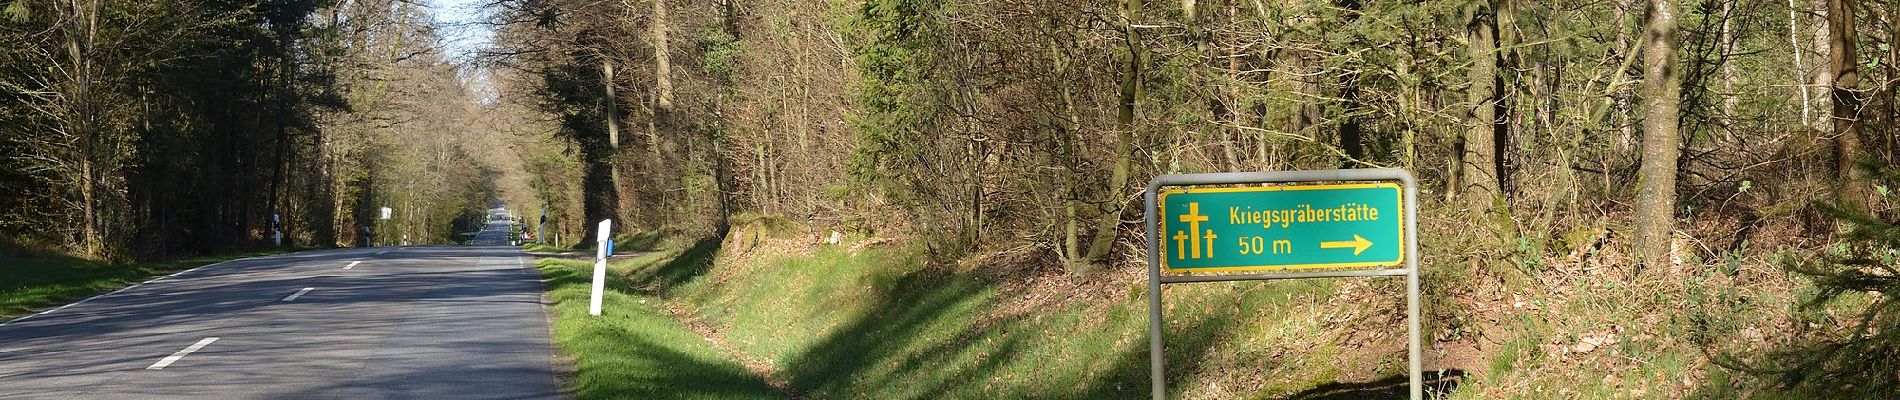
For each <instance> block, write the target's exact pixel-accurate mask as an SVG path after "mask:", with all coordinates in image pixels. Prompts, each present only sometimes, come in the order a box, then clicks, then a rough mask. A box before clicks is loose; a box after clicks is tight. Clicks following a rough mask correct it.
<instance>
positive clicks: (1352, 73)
mask: <svg viewBox="0 0 1900 400" xmlns="http://www.w3.org/2000/svg"><path fill="white" fill-rule="evenodd" d="M1337 5H1338V6H1339V8H1340V9H1342V10H1345V12H1346V15H1345V18H1346V21H1347V24H1351V23H1352V21H1355V20H1358V19H1359V7H1360V5H1359V0H1339V2H1338V4H1337ZM1346 68H1347V69H1348V71H1347V72H1346V73H1344V74H1340V76H1339V106H1340V113H1339V118H1340V121H1339V147H1340V149H1343V150H1345V152H1346V158H1347V159H1346V160H1344V161H1343V162H1341V163H1340V167H1341V168H1348V167H1351V166H1353V165H1355V164H1357V163H1358V162H1360V161H1362V160H1364V159H1365V158H1366V148H1365V141H1364V140H1362V139H1361V138H1360V129H1359V128H1360V126H1359V116H1358V114H1359V71H1358V70H1357V69H1356V68H1358V67H1357V66H1347V67H1346Z"/></svg>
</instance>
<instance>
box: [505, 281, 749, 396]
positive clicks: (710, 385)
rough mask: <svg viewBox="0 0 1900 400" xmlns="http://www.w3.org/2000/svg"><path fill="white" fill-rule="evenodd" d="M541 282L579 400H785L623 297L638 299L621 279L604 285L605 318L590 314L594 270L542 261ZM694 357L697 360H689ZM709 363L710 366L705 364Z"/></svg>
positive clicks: (695, 338) (673, 323) (681, 328)
mask: <svg viewBox="0 0 1900 400" xmlns="http://www.w3.org/2000/svg"><path fill="white" fill-rule="evenodd" d="M539 266H540V267H541V268H540V269H541V276H542V278H543V279H544V280H545V283H544V284H545V285H546V286H547V288H548V291H549V293H551V294H552V296H553V297H554V298H555V299H556V300H555V301H556V305H555V306H556V307H557V308H560V309H561V311H557V313H559V314H560V317H559V319H560V321H559V322H557V325H556V327H557V329H556V336H555V338H556V342H557V343H558V344H559V345H560V346H559V347H560V348H561V349H562V351H565V352H567V353H568V354H572V355H576V356H577V357H576V358H577V362H578V363H579V364H578V365H577V367H578V369H579V371H578V372H579V374H578V375H577V376H576V377H575V379H574V381H573V383H572V384H571V386H570V387H569V388H568V389H570V390H572V391H573V393H574V394H575V395H576V396H575V397H576V398H581V399H620V398H639V399H774V398H783V397H784V396H783V395H782V394H780V393H779V392H778V391H777V390H775V389H773V388H772V387H771V386H769V385H767V384H766V383H765V381H764V380H763V379H761V378H760V377H758V376H755V375H753V374H752V373H751V372H750V371H747V370H745V369H744V368H743V367H740V366H739V365H737V364H735V363H730V362H725V363H721V362H717V361H713V360H723V359H720V358H718V357H719V356H717V352H716V351H714V350H711V349H708V348H706V347H705V346H709V345H708V344H706V343H705V342H703V341H701V340H698V339H699V338H698V336H697V335H696V334H694V333H692V332H691V331H690V330H688V329H686V328H685V327H684V326H682V325H680V324H679V322H678V321H674V320H672V319H671V317H669V316H666V315H664V314H662V313H661V312H660V311H659V310H656V309H653V308H650V307H649V306H644V305H642V304H645V300H642V301H641V303H640V304H635V303H634V302H632V301H631V299H633V298H635V297H629V296H626V295H630V294H632V295H640V294H642V293H643V291H642V290H639V286H636V285H635V284H634V283H633V282H631V281H629V280H627V279H626V278H625V277H620V276H612V277H610V278H609V279H608V280H607V282H606V283H607V287H608V288H609V292H608V293H610V294H611V295H609V296H608V297H607V298H606V304H604V307H603V308H604V309H606V310H608V311H607V312H606V314H607V315H603V316H598V317H592V316H586V315H585V312H584V311H582V309H584V308H585V307H586V306H587V299H586V296H587V293H588V290H587V286H589V285H591V284H592V277H591V271H590V269H591V266H590V265H576V264H573V263H565V262H562V261H560V260H544V261H541V262H540V263H539ZM690 349H699V350H698V352H699V353H701V354H699V355H695V354H693V353H690V352H688V351H687V350H690ZM709 359H710V360H709Z"/></svg>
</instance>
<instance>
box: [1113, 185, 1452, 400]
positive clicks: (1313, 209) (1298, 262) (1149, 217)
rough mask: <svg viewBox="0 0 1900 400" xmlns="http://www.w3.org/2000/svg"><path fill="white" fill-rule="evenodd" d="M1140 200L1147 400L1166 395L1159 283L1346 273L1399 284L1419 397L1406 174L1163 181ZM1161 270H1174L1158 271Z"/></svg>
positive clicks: (1413, 199)
mask: <svg viewBox="0 0 1900 400" xmlns="http://www.w3.org/2000/svg"><path fill="white" fill-rule="evenodd" d="M1334 182H1352V183H1345V184H1332V183H1334ZM1262 184H1267V185H1268V186H1261V185H1262ZM1164 189H1166V190H1164ZM1142 197H1143V203H1142V204H1143V205H1144V208H1143V212H1142V214H1143V215H1144V216H1143V219H1144V220H1145V221H1144V222H1145V224H1144V225H1143V226H1144V227H1146V228H1147V230H1148V235H1147V236H1148V237H1147V239H1148V240H1147V242H1148V246H1147V247H1148V368H1149V379H1150V381H1149V383H1150V384H1151V386H1150V390H1151V396H1152V397H1153V398H1154V399H1157V400H1159V399H1164V398H1166V397H1167V393H1168V390H1167V389H1168V382H1167V379H1166V377H1167V376H1168V374H1167V357H1166V355H1165V354H1163V350H1162V349H1163V348H1164V347H1165V344H1166V340H1165V339H1164V336H1166V331H1165V330H1164V329H1163V327H1164V326H1165V324H1163V323H1162V321H1163V318H1164V317H1165V315H1163V314H1164V313H1163V311H1162V310H1164V309H1165V308H1164V307H1163V306H1162V301H1161V300H1162V299H1161V295H1162V291H1161V285H1165V284H1184V283H1198V282H1224V281H1243V280H1271V279H1309V278H1347V277H1367V278H1370V277H1404V278H1405V325H1406V330H1407V331H1408V332H1407V333H1408V334H1409V340H1408V341H1407V342H1408V343H1407V347H1409V349H1407V350H1408V351H1407V360H1406V361H1407V362H1406V364H1407V365H1406V369H1407V371H1409V372H1410V380H1411V398H1412V399H1414V400H1420V399H1423V398H1424V391H1423V389H1424V382H1423V381H1422V379H1421V377H1422V376H1421V375H1420V373H1421V372H1423V371H1424V367H1423V365H1422V363H1421V362H1420V360H1422V359H1423V358H1424V355H1423V353H1424V350H1423V344H1422V343H1423V341H1422V340H1421V339H1422V337H1423V335H1422V334H1421V333H1420V331H1422V330H1423V329H1421V328H1420V324H1419V274H1418V235H1417V234H1416V232H1418V180H1417V179H1414V178H1413V177H1412V174H1411V173H1410V172H1406V171H1404V170H1399V169H1344V170H1325V171H1281V172H1229V173H1212V174H1185V175H1162V176H1158V177H1155V179H1154V181H1151V182H1149V183H1148V191H1147V193H1146V194H1145V195H1143V196H1142ZM1164 269H1165V270H1166V271H1167V272H1169V273H1171V274H1163V273H1162V271H1163V270H1164ZM1190 272H1241V273H1238V274H1189V273H1190Z"/></svg>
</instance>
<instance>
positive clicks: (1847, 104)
mask: <svg viewBox="0 0 1900 400" xmlns="http://www.w3.org/2000/svg"><path fill="white" fill-rule="evenodd" d="M1859 3H1860V2H1859V1H1858V0H1829V1H1828V3H1827V4H1828V10H1827V11H1828V12H1827V28H1828V29H1827V30H1828V52H1829V54H1828V61H1829V64H1830V68H1829V69H1830V70H1832V72H1833V76H1834V81H1833V82H1832V83H1831V86H1832V93H1833V96H1832V98H1833V101H1834V109H1833V113H1832V117H1833V118H1832V122H1833V124H1832V126H1833V128H1834V152H1835V162H1836V165H1835V167H1836V168H1837V171H1838V172H1839V174H1838V175H1837V176H1838V177H1839V179H1838V181H1837V182H1836V183H1837V185H1838V186H1837V187H1836V188H1835V189H1836V192H1835V193H1836V196H1839V197H1840V203H1841V206H1842V207H1844V208H1847V209H1851V210H1857V211H1866V210H1865V209H1864V207H1863V203H1865V202H1866V200H1867V196H1866V195H1865V194H1863V192H1865V190H1864V189H1863V187H1864V186H1866V185H1863V184H1861V181H1862V180H1864V177H1862V175H1863V173H1862V172H1861V171H1860V168H1859V167H1857V166H1856V165H1855V163H1858V162H1859V161H1860V159H1861V157H1862V155H1861V149H1860V98H1858V97H1855V94H1854V91H1855V90H1857V89H1859V87H1860V69H1859V67H1858V63H1859V57H1857V55H1856V54H1855V50H1856V48H1855V40H1856V39H1858V37H1857V36H1858V33H1857V32H1855V28H1854V15H1855V13H1856V12H1858V11H1859V10H1858V9H1859V8H1860V4H1859Z"/></svg>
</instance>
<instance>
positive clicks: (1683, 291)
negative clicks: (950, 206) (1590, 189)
mask: <svg viewBox="0 0 1900 400" xmlns="http://www.w3.org/2000/svg"><path fill="white" fill-rule="evenodd" d="M775 230H776V231H799V229H782V228H781V229H761V228H760V227H758V226H747V227H740V228H739V229H738V230H737V231H735V233H734V234H733V235H732V236H731V237H729V238H728V240H727V241H726V242H725V243H713V242H699V243H665V244H661V245H659V246H658V247H660V250H659V251H658V253H656V254H652V255H648V256H646V257H643V258H640V259H637V260H632V261H625V262H617V263H616V264H615V271H616V274H617V281H616V282H617V283H616V284H615V287H616V288H617V289H618V290H619V292H620V294H618V295H619V296H630V297H627V298H633V299H644V300H648V302H649V304H652V303H656V302H667V304H670V305H673V306H674V307H675V308H678V309H684V310H686V312H687V313H688V314H690V315H691V318H692V319H695V320H698V321H702V322H704V323H705V324H707V325H709V326H710V327H711V329H710V330H711V332H707V331H706V330H707V329H702V332H686V331H678V329H683V328H678V327H680V326H681V324H680V323H679V322H676V321H674V320H672V319H669V318H665V317H655V316H659V315H665V314H660V313H659V312H658V311H653V310H652V308H651V307H652V306H650V305H636V306H629V307H634V308H633V309H634V310H640V313H641V314H642V315H645V316H647V317H655V318H657V319H655V320H653V321H647V322H641V323H642V324H651V325H654V326H667V327H668V328H665V329H668V330H669V332H674V333H677V334H682V335H687V336H685V337H689V338H691V337H696V336H708V335H709V336H713V337H715V339H717V340H719V341H721V342H722V343H724V345H725V346H726V347H728V348H729V349H730V350H731V351H736V352H737V353H739V354H740V356H739V358H741V359H747V360H751V361H747V362H748V363H752V364H760V365H763V366H764V367H762V368H755V369H762V370H765V371H769V372H766V373H768V374H769V376H770V378H771V380H773V381H778V382H785V383H786V384H787V385H788V386H789V387H790V389H791V391H792V392H794V393H800V394H808V395H811V397H814V398H895V399H921V398H1089V399H1099V398H1143V397H1146V394H1147V384H1148V373H1147V355H1146V351H1147V343H1146V338H1147V336H1146V321H1147V318H1146V314H1145V313H1146V303H1145V293H1144V292H1145V277H1144V276H1143V275H1142V274H1141V272H1140V271H1139V270H1135V269H1133V268H1122V269H1116V270H1112V271H1108V272H1106V273H1105V275H1103V276H1097V277H1093V278H1091V279H1082V280H1077V279H1071V278H1069V277H1068V276H1067V275H1066V274H1063V273H1061V272H1059V271H1048V270H1042V271H1038V270H1025V269H1022V268H1021V267H1010V265H1016V264H1021V263H1012V262H1009V261H1007V260H1004V261H993V260H966V261H965V262H963V263H960V264H956V265H935V264H928V263H925V262H923V261H922V260H923V259H924V257H922V256H921V255H920V254H921V251H919V250H918V249H916V248H914V246H913V245H909V244H901V243H899V244H885V245H876V246H864V248H863V249H861V250H860V251H854V250H853V249H852V248H853V247H859V246H854V245H853V243H851V242H849V241H847V243H845V244H844V245H842V246H834V245H813V244H811V243H810V240H811V239H809V238H791V237H790V236H794V235H791V234H788V235H786V236H787V237H785V238H773V237H772V234H771V232H772V231H775ZM1428 237H1429V236H1428ZM646 239H647V240H646V241H645V242H646V243H655V242H659V241H657V240H653V238H652V237H650V236H649V237H646ZM1460 245H1467V244H1461V243H1445V242H1440V243H1438V244H1433V243H1431V242H1430V241H1428V243H1427V253H1436V254H1486V253H1483V250H1473V249H1468V248H1457V247H1455V246H1460ZM1609 253H1611V251H1610V250H1604V251H1603V254H1597V253H1591V254H1590V256H1588V257H1568V258H1565V257H1552V256H1549V255H1547V254H1546V255H1535V256H1523V257H1519V256H1516V255H1512V254H1504V255H1498V256H1495V257H1491V258H1486V259H1483V260H1490V261H1484V262H1483V263H1479V262H1467V261H1468V260H1461V259H1458V258H1451V257H1446V258H1440V259H1437V261H1434V259H1432V258H1428V259H1427V261H1426V264H1427V265H1426V268H1427V272H1428V274H1427V290H1428V291H1429V292H1433V293H1435V294H1432V295H1431V298H1430V299H1428V300H1427V304H1426V307H1427V310H1426V311H1427V312H1428V314H1431V316H1430V317H1428V320H1427V328H1428V336H1427V340H1428V342H1427V343H1428V347H1427V354H1426V360H1425V364H1426V368H1427V369H1428V374H1427V377H1428V379H1429V378H1432V377H1434V376H1440V375H1441V374H1438V373H1436V371H1433V370H1436V369H1440V368H1445V369H1451V370H1450V371H1447V373H1449V374H1451V375H1456V376H1462V380H1459V381H1457V382H1456V384H1455V389H1453V390H1449V391H1448V392H1447V391H1441V394H1442V395H1443V396H1444V397H1447V398H1453V399H1490V398H1576V399H1602V398H1735V397H1738V396H1739V397H1770V398H1776V397H1787V398H1801V397H1803V395H1801V394H1799V393H1780V392H1773V391H1761V390H1760V389H1756V390H1741V391H1740V392H1738V391H1737V390H1738V389H1737V388H1736V387H1735V385H1736V384H1737V383H1744V382H1749V381H1748V379H1746V378H1741V377H1736V376H1733V374H1731V373H1728V372H1726V371H1724V370H1722V369H1721V368H1719V367H1715V366H1713V365H1711V364H1710V363H1709V361H1708V357H1707V354H1708V353H1706V352H1705V351H1707V350H1708V349H1711V348H1716V349H1717V351H1721V350H1720V349H1722V348H1738V347H1733V345H1734V342H1735V340H1730V339H1734V338H1744V339H1747V338H1752V340H1753V341H1754V344H1755V345H1773V344H1774V343H1772V342H1774V341H1775V340H1777V338H1776V337H1777V336H1778V335H1777V334H1775V332H1779V331H1781V330H1786V329H1787V327H1788V326H1790V325H1798V324H1802V323H1811V322H1812V323H1821V324H1826V323H1829V322H1830V321H1832V320H1831V319H1829V318H1831V317H1830V316H1829V315H1830V314H1828V313H1826V312H1824V311H1813V312H1807V313H1805V314H1796V313H1795V312H1794V311H1793V310H1792V307H1790V306H1789V304H1792V303H1793V302H1794V300H1795V298H1796V296H1797V294H1796V292H1797V291H1798V289H1797V288H1798V287H1799V286H1800V285H1798V284H1797V282H1794V281H1792V280H1791V279H1790V278H1789V277H1788V276H1786V275H1785V274H1782V273H1780V272H1779V271H1778V270H1777V269H1775V268H1774V267H1773V266H1772V264H1773V263H1772V262H1771V261H1769V260H1765V259H1747V260H1741V261H1738V262H1737V263H1736V264H1735V265H1734V266H1732V267H1730V269H1727V270H1725V269H1723V268H1709V267H1707V266H1705V265H1701V263H1700V262H1698V261H1695V260H1690V261H1689V262H1685V263H1684V264H1683V265H1682V266H1680V267H1678V268H1672V269H1669V270H1665V271H1650V272H1647V273H1646V274H1645V275H1643V276H1642V277H1641V279H1633V280H1632V279H1624V278H1621V277H1620V275H1619V274H1620V272H1617V271H1616V269H1615V268H1617V265H1621V264H1619V263H1620V262H1622V261H1619V260H1621V256H1619V255H1616V254H1609ZM1533 254H1544V253H1533ZM1037 256H1038V255H1033V254H1032V255H1027V256H1025V258H1034V257H1037ZM1512 257H1517V260H1516V261H1515V262H1502V261H1497V260H1498V259H1510V258H1512ZM544 262H548V261H544ZM1400 283H1401V282H1400V281H1399V280H1396V279H1383V280H1380V279H1336V280H1303V281H1285V282H1242V283H1217V284H1193V285H1171V286H1170V287H1169V288H1168V289H1167V290H1168V293H1167V295H1166V297H1165V299H1166V300H1167V307H1168V316H1169V317H1168V325H1167V331H1166V332H1167V335H1168V336H1167V339H1168V349H1167V354H1168V356H1167V357H1168V360H1169V369H1168V371H1169V382H1170V383H1171V387H1170V388H1171V392H1172V394H1171V397H1174V398H1283V397H1290V398H1309V399H1310V398H1366V397H1372V398H1387V397H1390V396H1392V395H1396V394H1399V393H1402V392H1401V391H1402V390H1403V388H1404V387H1403V382H1404V381H1403V380H1402V374H1403V372H1404V347H1403V335H1404V331H1403V329H1402V326H1403V325H1401V323H1402V321H1403V320H1402V318H1401V317H1400V314H1399V311H1400V310H1402V308H1401V307H1402V306H1403V303H1402V301H1401V299H1400V298H1399V297H1398V296H1395V294H1397V293H1402V291H1401V286H1400ZM611 298H612V297H610V299H611ZM582 301H584V299H583V300H582ZM615 304H616V303H615V302H614V301H612V300H610V301H609V305H608V309H609V310H615V309H617V308H620V307H623V306H616V305H615ZM583 306H584V305H583ZM1844 307H1847V308H1848V309H1852V307H1853V305H1852V304H1848V305H1844ZM610 312H611V311H610ZM1802 315H1806V316H1805V317H1803V316H1802ZM1803 318H1805V319H1803ZM642 321H645V320H642ZM573 329H575V328H562V327H557V330H573ZM590 329H591V328H590ZM599 329H608V328H599ZM612 329H633V328H626V327H621V328H612ZM641 329H645V328H641ZM656 329H657V328H656ZM571 334H572V333H563V334H562V335H571ZM1764 336H1765V337H1764ZM703 342H704V341H703V340H701V341H694V340H681V341H677V342H676V343H681V345H682V346H687V347H696V346H698V345H697V344H698V343H703ZM1586 343H1592V344H1586ZM1711 343H1715V344H1716V346H1715V347H1711ZM1725 343H1726V344H1725ZM567 347H568V348H569V350H570V352H572V351H574V347H573V346H567ZM680 351H686V350H680ZM691 351H692V352H693V354H700V355H702V356H704V357H706V359H707V360H725V359H727V358H724V357H720V356H719V354H721V351H719V350H716V349H712V348H697V349H696V350H691ZM615 357H621V356H619V355H616V356H615ZM706 362H707V363H710V365H734V364H738V363H739V362H735V361H706ZM721 368H724V370H725V371H728V372H731V373H734V374H742V373H744V369H735V368H731V367H721ZM589 373H596V374H607V375H605V376H617V375H628V376H634V375H637V374H639V373H641V372H634V371H630V370H629V371H618V372H606V371H600V370H596V371H589V367H587V366H582V374H583V375H587V374H589ZM605 376H603V379H604V378H605ZM735 376H736V375H735ZM613 379H614V380H627V379H626V378H613ZM720 379H723V380H721V382H726V381H738V380H742V379H740V378H736V377H723V378H720ZM682 382H683V381H682ZM627 393H637V392H619V391H614V390H604V391H593V392H584V394H588V395H587V396H583V397H586V398H612V397H622V396H626V395H628V394H627Z"/></svg>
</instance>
